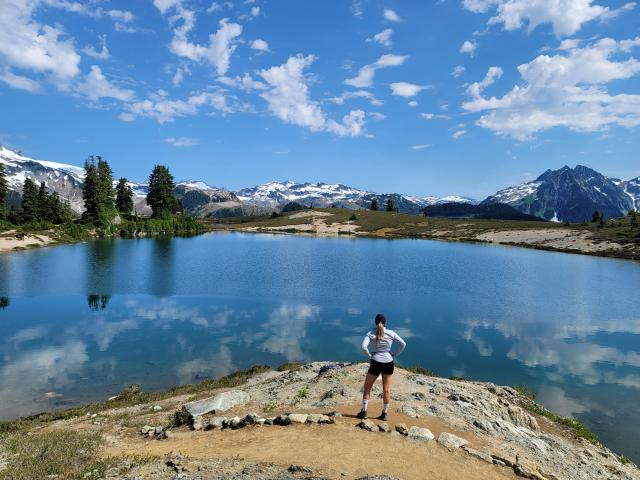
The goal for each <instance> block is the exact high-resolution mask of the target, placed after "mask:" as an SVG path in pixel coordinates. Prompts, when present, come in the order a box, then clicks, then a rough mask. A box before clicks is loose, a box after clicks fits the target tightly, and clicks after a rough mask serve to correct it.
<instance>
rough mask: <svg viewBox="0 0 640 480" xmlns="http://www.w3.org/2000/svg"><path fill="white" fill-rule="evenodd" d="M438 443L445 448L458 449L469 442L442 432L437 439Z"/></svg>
mask: <svg viewBox="0 0 640 480" xmlns="http://www.w3.org/2000/svg"><path fill="white" fill-rule="evenodd" d="M438 443H439V444H440V445H442V446H443V447H447V448H460V447H462V446H464V445H466V444H467V443H469V442H467V441H466V440H465V439H464V438H460V437H458V436H456V435H454V434H453V433H448V432H442V433H441V434H440V436H439V437H438Z"/></svg>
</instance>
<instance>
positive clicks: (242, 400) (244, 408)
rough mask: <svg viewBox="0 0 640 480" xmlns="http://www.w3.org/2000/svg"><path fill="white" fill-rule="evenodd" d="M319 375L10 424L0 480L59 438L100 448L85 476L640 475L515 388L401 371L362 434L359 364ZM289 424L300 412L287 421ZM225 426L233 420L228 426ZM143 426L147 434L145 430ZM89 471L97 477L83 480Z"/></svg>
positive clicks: (305, 372) (262, 379) (241, 379)
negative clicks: (383, 412) (209, 401)
mask: <svg viewBox="0 0 640 480" xmlns="http://www.w3.org/2000/svg"><path fill="white" fill-rule="evenodd" d="M327 365H328V364H327V363H313V364H307V365H302V366H298V365H291V366H288V367H287V366H284V367H283V368H281V369H279V370H278V371H273V370H270V369H254V370H253V371H252V372H248V373H240V374H236V375H231V376H229V377H227V378H226V379H222V380H221V381H207V382H204V383H202V384H200V386H193V387H182V388H179V389H175V390H173V391H167V392H164V393H158V394H145V393H143V392H139V391H136V390H135V389H130V390H128V391H127V392H126V393H124V394H123V395H121V396H119V397H117V398H114V399H112V400H111V401H107V402H104V403H101V404H95V405H90V406H87V407H84V408H81V409H76V410H73V411H69V412H67V413H66V414H54V415H51V416H49V417H48V416H46V415H45V416H43V417H41V418H40V419H31V420H28V421H25V422H23V423H22V424H17V425H16V426H15V428H17V430H14V429H13V428H7V425H6V424H5V428H4V430H5V431H7V430H14V431H13V432H11V433H5V434H3V435H2V437H0V438H1V440H0V442H1V443H0V445H1V447H0V459H3V460H4V461H0V469H1V468H3V467H2V465H4V471H3V470H0V478H3V475H4V476H5V477H6V476H7V474H8V473H9V472H8V471H7V468H17V467H18V466H19V463H20V462H25V463H24V464H23V465H22V467H21V468H24V469H25V471H27V470H28V469H30V468H32V469H35V468H40V467H41V465H40V466H32V465H31V466H30V465H29V463H28V458H22V459H19V460H16V459H15V458H12V457H11V455H10V453H11V451H12V450H11V448H14V449H15V448H16V443H15V442H16V440H12V439H14V438H15V436H16V435H18V436H21V437H20V438H21V439H23V440H24V441H25V442H37V441H38V440H39V439H40V440H41V441H43V442H45V441H46V440H47V439H48V438H58V437H59V436H60V435H63V434H66V435H83V436H84V437H82V438H84V439H87V438H89V437H88V436H92V437H90V438H92V440H91V441H92V442H95V448H94V450H93V452H94V453H93V454H92V456H91V458H84V459H83V460H82V461H78V463H74V461H75V458H71V459H69V462H68V463H69V465H73V466H74V468H75V469H76V471H75V472H74V475H77V476H78V477H80V478H82V477H83V476H84V478H130V477H131V476H144V477H145V478H146V477H149V478H160V479H164V478H171V479H173V478H175V476H176V474H178V473H181V472H182V473H184V474H185V477H184V478H191V477H189V475H191V473H190V472H194V471H198V472H199V475H201V476H202V477H201V478H211V479H214V478H215V479H223V478H232V475H234V474H235V475H238V474H240V473H242V472H243V471H244V472H245V474H246V475H247V476H246V478H283V479H284V478H303V476H302V474H304V475H306V477H308V476H309V475H311V474H313V475H315V477H314V478H354V479H355V478H362V477H365V476H367V475H376V474H377V475H390V476H392V477H399V478H403V479H421V478H425V475H426V476H428V477H429V478H434V479H444V478H457V479H458V478H459V479H467V478H468V479H472V478H473V479H475V478H487V479H507V478H517V476H521V477H525V478H534V479H538V480H540V479H554V478H557V479H565V480H571V479H578V478H579V479H594V480H595V479H600V478H604V477H611V478H623V479H637V478H640V471H639V470H638V468H637V467H636V466H635V465H634V464H632V463H631V462H628V461H627V460H626V459H624V458H622V457H618V456H617V455H615V454H614V453H612V452H611V451H610V450H608V449H607V448H606V447H604V446H602V445H600V444H598V443H591V442H589V441H587V440H585V439H584V438H582V437H580V436H579V435H580V434H581V433H580V431H579V430H576V429H574V428H569V427H567V426H565V425H562V424H559V423H557V422H554V421H551V420H549V418H547V416H544V415H540V414H539V413H537V412H539V411H542V410H535V409H532V408H531V405H532V404H531V401H530V400H529V399H528V398H527V397H525V396H522V395H520V394H519V393H518V392H517V391H515V390H513V389H512V388H509V387H500V386H497V385H495V384H492V383H483V382H471V381H460V380H448V379H443V378H438V377H432V376H429V375H426V374H424V373H414V372H413V371H409V370H404V369H402V368H398V369H397V370H396V374H395V376H394V387H393V396H392V403H391V410H390V415H389V419H388V421H387V422H386V424H383V423H382V422H380V421H378V420H375V419H373V420H370V421H369V422H365V423H364V424H362V425H361V424H360V422H359V421H358V420H356V419H355V418H353V415H354V413H356V411H357V410H358V408H359V400H360V396H361V393H360V391H361V386H362V380H363V378H364V373H365V371H366V364H363V363H361V364H351V365H346V366H342V365H341V364H331V365H333V366H336V367H337V368H333V369H330V370H327V371H325V372H323V373H320V369H321V367H323V366H327ZM229 389H232V390H234V391H236V392H239V393H238V394H234V395H233V397H234V398H236V400H235V401H233V402H229V396H226V401H224V402H222V403H221V402H220V401H219V400H220V399H219V397H218V398H217V399H216V402H215V403H216V405H217V408H218V410H217V411H215V412H205V413H203V414H202V416H196V417H195V418H194V417H191V418H187V420H186V422H187V425H177V423H178V424H179V423H184V421H180V422H176V418H184V416H182V417H176V415H175V412H176V411H180V409H181V408H182V406H183V405H187V406H188V405H189V402H191V401H193V400H201V399H206V398H211V397H212V396H215V395H216V394H218V393H220V392H224V391H228V390H229ZM380 393H381V387H380V384H379V381H378V382H377V383H376V385H375V386H374V390H373V392H372V401H371V405H370V415H371V416H372V417H373V416H375V415H377V414H378V410H379V409H380V406H381V400H380ZM214 398H215V397H214ZM205 403H206V402H205ZM199 405H202V402H200V404H199ZM189 408H190V409H192V408H193V407H189ZM192 411H193V410H192ZM204 411H206V408H204V409H201V410H200V412H201V413H202V412H204ZM332 412H338V413H337V414H336V413H332ZM292 413H298V414H299V415H297V416H295V415H294V416H291V417H290V419H289V420H286V417H285V416H286V415H288V414H292ZM249 414H254V415H249ZM309 414H317V415H315V416H314V415H311V416H308V415H309ZM324 414H331V416H330V417H322V416H321V415H324ZM247 415H249V416H248V417H247ZM221 416H224V417H225V418H228V419H229V420H228V421H227V423H224V425H227V427H226V428H225V427H224V426H223V420H222V419H221V418H220V417H221ZM235 417H237V420H233V421H232V419H233V418H235ZM245 417H246V418H247V420H245V421H242V419H243V418H245ZM278 418H280V420H277V419H278ZM261 419H262V420H261ZM270 419H274V420H270ZM329 419H330V420H329ZM234 422H235V423H234ZM271 422H274V423H281V424H282V423H284V425H285V426H282V425H270V424H269V423H271ZM299 422H302V423H299ZM305 422H306V424H304V423H305ZM318 422H320V423H318ZM150 426H152V427H154V430H153V433H147V432H148V431H149V429H150ZM155 427H159V428H157V429H156V428H155ZM27 432H31V434H30V436H29V437H27V436H25V433H27ZM141 432H144V434H141ZM156 432H160V433H159V434H157V433H156ZM407 433H408V436H407V435H406V434H407ZM443 434H445V435H443ZM86 441H88V440H86ZM293 444H295V445H296V447H295V448H293V449H292V448H291V447H292V445H293ZM8 449H9V450H8ZM381 451H384V452H385V457H384V460H382V459H381V458H380V452H381ZM177 452H180V453H179V454H178V453H177ZM25 457H27V455H25ZM44 457H45V458H46V455H44ZM40 460H41V463H46V462H45V461H43V460H42V458H41V459H40ZM16 462H18V463H16ZM291 465H295V467H290V466H291ZM57 468H63V467H57ZM64 468H68V467H64ZM89 472H93V473H90V474H89V477H87V476H86V475H87V474H88V473H89ZM267 472H270V473H269V474H268V475H266V473H267ZM55 473H56V472H49V473H48V474H55ZM252 474H253V475H254V476H250V475H252ZM260 475H264V476H263V477H261V476H260ZM7 478H12V477H10V476H9V477H7ZM19 478H20V477H19ZM65 478H75V477H72V476H69V477H65ZM233 478H245V477H237V476H236V477H233Z"/></svg>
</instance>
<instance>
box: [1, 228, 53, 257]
mask: <svg viewBox="0 0 640 480" xmlns="http://www.w3.org/2000/svg"><path fill="white" fill-rule="evenodd" d="M53 242H54V240H53V239H52V238H51V237H48V236H46V235H33V234H29V235H25V237H24V238H23V239H22V240H19V239H17V238H16V237H15V231H8V232H4V233H3V236H1V237H0V252H10V251H12V250H14V249H16V248H30V247H31V246H33V245H38V246H41V247H44V246H45V245H48V244H50V243H53Z"/></svg>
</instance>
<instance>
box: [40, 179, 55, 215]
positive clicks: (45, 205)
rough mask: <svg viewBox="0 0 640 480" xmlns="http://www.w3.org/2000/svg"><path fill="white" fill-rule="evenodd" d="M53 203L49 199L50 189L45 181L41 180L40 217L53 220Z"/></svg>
mask: <svg viewBox="0 0 640 480" xmlns="http://www.w3.org/2000/svg"><path fill="white" fill-rule="evenodd" d="M51 217H52V214H51V203H50V199H49V191H48V190H47V186H46V185H45V183H44V182H40V189H39V190H38V218H39V219H40V220H48V221H51Z"/></svg>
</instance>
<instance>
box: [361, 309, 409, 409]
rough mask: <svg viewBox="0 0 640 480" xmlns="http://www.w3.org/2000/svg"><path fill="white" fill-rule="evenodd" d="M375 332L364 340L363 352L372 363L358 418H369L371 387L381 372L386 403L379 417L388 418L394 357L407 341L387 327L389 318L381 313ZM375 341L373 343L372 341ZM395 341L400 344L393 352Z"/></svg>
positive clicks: (376, 320) (378, 316)
mask: <svg viewBox="0 0 640 480" xmlns="http://www.w3.org/2000/svg"><path fill="white" fill-rule="evenodd" d="M375 323H376V329H375V332H374V331H371V332H369V333H367V334H366V335H365V337H364V340H362V347H361V348H362V353H364V354H365V355H366V356H367V357H369V358H370V359H371V365H370V366H369V371H368V372H367V378H365V380H364V393H363V394H362V410H360V413H358V415H357V416H358V418H360V419H364V418H367V406H368V405H369V396H370V394H371V387H373V384H374V382H375V381H376V379H377V378H378V376H379V375H380V374H382V390H383V392H384V405H383V407H382V414H381V415H380V416H379V417H378V419H380V420H383V421H384V420H386V419H387V410H388V409H389V402H390V400H391V379H392V377H393V358H394V357H397V356H398V355H400V354H401V353H402V351H403V350H404V347H406V345H407V344H406V342H405V341H404V340H403V339H402V338H400V335H398V334H397V333H396V332H394V331H393V330H389V329H386V328H385V326H386V325H387V319H386V318H385V317H384V315H382V314H381V313H379V314H378V315H376V319H375ZM372 342H373V343H372ZM393 342H398V344H399V345H400V346H399V347H398V349H397V350H396V352H395V353H391V346H392V345H393ZM370 343H372V347H371V352H372V353H370V352H369V344H370Z"/></svg>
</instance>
